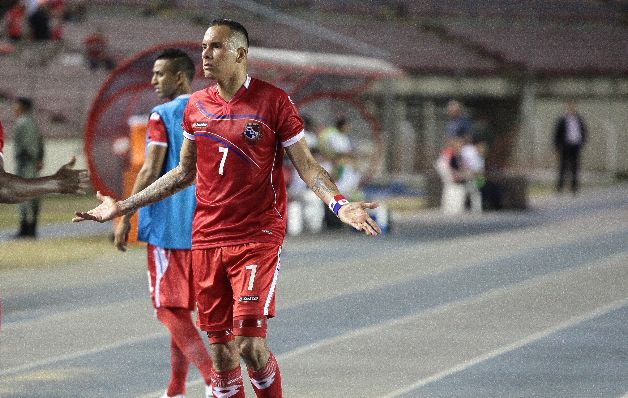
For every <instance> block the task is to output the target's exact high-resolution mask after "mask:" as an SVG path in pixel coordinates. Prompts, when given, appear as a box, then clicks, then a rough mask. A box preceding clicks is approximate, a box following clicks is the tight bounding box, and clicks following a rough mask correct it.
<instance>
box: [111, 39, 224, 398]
mask: <svg viewBox="0 0 628 398" xmlns="http://www.w3.org/2000/svg"><path fill="white" fill-rule="evenodd" d="M152 72H153V75H152V78H151V84H152V85H153V87H154V88H155V92H156V93H157V95H158V96H159V97H161V98H165V99H168V100H169V101H168V102H166V103H163V104H160V105H157V106H156V107H154V108H153V110H152V112H151V115H150V118H149V120H148V125H147V129H146V156H145V158H144V163H143V165H142V168H141V169H140V171H139V173H138V175H137V177H136V179H135V183H134V185H133V191H132V193H136V192H139V191H141V190H142V189H144V188H146V187H147V186H149V185H150V184H152V183H153V182H154V181H155V180H157V178H159V177H160V176H161V175H163V174H165V173H166V172H168V171H170V170H172V169H173V168H175V167H176V166H177V164H179V153H180V151H181V145H182V142H183V140H184V139H185V138H183V133H182V131H181V119H182V117H183V110H184V109H185V106H186V104H187V102H188V99H189V97H190V94H191V93H192V86H191V84H192V80H193V79H194V73H195V69H194V62H192V59H190V57H189V56H188V55H187V54H186V53H185V52H183V51H181V50H179V49H175V48H168V49H165V50H164V51H162V52H161V53H160V54H159V55H158V56H157V58H156V59H155V62H154V64H153V71H152ZM194 204H195V200H194V186H190V187H188V188H186V189H184V190H182V191H180V192H178V193H176V194H175V195H172V196H170V197H168V198H166V199H164V200H162V201H160V202H158V203H154V204H151V205H149V206H146V207H143V208H142V209H140V214H139V218H138V236H137V238H138V240H140V241H143V242H146V243H148V245H147V254H148V256H147V257H148V274H149V276H150V292H151V300H152V302H153V307H154V308H155V314H156V315H157V319H159V321H160V322H161V323H163V324H164V326H165V327H166V328H167V329H168V331H169V332H170V370H171V372H170V382H169V383H168V388H167V389H166V392H165V394H164V395H163V397H162V398H168V397H177V398H182V397H185V395H184V394H185V379H186V376H187V373H188V367H189V364H190V362H191V363H193V364H194V365H196V367H197V368H198V369H199V371H200V373H201V375H202V376H203V379H204V380H205V384H206V386H207V389H206V390H207V391H208V394H209V393H210V391H211V387H210V384H211V373H212V372H211V368H212V366H211V360H210V359H209V354H208V353H207V349H206V348H205V345H204V344H203V340H202V339H201V336H199V334H198V331H197V329H196V328H195V326H194V322H193V321H192V316H191V312H192V311H194V303H195V301H196V295H195V294H194V284H193V281H192V253H191V251H190V250H191V246H192V228H191V223H192V216H193V214H194ZM131 216H132V215H131V214H127V215H124V216H122V218H121V219H120V223H119V224H118V226H117V227H116V231H115V234H114V236H115V240H114V244H115V246H116V247H117V248H118V249H119V250H121V251H125V250H126V244H127V240H128V234H129V231H130V229H131Z"/></svg>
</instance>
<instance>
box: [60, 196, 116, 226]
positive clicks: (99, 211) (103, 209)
mask: <svg viewBox="0 0 628 398" xmlns="http://www.w3.org/2000/svg"><path fill="white" fill-rule="evenodd" d="M96 197H97V198H98V200H100V201H101V202H102V203H100V205H98V207H95V208H93V209H91V210H90V211H87V212H82V211H77V212H76V213H74V216H75V217H74V218H73V219H72V222H81V221H85V220H92V221H98V222H100V223H103V222H105V221H109V220H113V219H114V218H116V217H118V216H120V215H122V212H121V211H120V207H119V206H118V204H117V203H116V201H115V200H114V199H113V198H112V197H109V196H105V195H103V194H101V193H100V192H96Z"/></svg>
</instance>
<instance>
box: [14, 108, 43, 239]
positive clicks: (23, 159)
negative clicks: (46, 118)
mask: <svg viewBox="0 0 628 398" xmlns="http://www.w3.org/2000/svg"><path fill="white" fill-rule="evenodd" d="M32 110H33V103H32V101H31V100H30V99H28V98H24V97H20V98H18V100H17V106H16V107H15V115H16V120H15V125H14V127H13V139H14V145H15V162H16V164H17V171H16V174H17V175H18V176H19V177H22V178H36V177H38V175H39V172H40V171H41V169H42V168H43V165H44V164H43V161H44V142H43V139H42V136H41V133H40V131H39V127H38V126H37V122H36V121H35V118H34V117H33V113H32ZM18 211H19V214H20V229H19V231H18V233H17V237H18V238H24V237H29V238H35V237H36V236H37V217H38V215H39V199H31V200H29V201H26V202H23V203H20V204H19V205H18Z"/></svg>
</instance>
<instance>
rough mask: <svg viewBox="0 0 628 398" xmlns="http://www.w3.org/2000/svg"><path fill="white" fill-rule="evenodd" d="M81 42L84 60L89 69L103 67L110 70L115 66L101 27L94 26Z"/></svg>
mask: <svg viewBox="0 0 628 398" xmlns="http://www.w3.org/2000/svg"><path fill="white" fill-rule="evenodd" d="M83 44H84V45H85V60H86V61H87V64H88V65H89V68H90V69H91V70H96V69H98V68H105V69H106V70H108V71H110V70H112V69H113V68H115V66H116V64H115V61H114V60H113V57H111V55H110V54H109V45H108V43H107V38H106V37H105V35H104V34H103V32H102V28H101V27H98V28H96V31H95V32H94V33H92V34H91V35H89V36H87V37H86V38H85V40H83Z"/></svg>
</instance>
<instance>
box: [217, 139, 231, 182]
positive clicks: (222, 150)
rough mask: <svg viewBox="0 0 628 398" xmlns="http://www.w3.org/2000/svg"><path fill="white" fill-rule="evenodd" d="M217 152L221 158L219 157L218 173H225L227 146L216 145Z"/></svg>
mask: <svg viewBox="0 0 628 398" xmlns="http://www.w3.org/2000/svg"><path fill="white" fill-rule="evenodd" d="M218 152H220V153H222V159H220V166H219V167H218V174H220V175H224V174H225V161H226V160H227V154H228V153H229V148H227V147H224V146H219V147H218Z"/></svg>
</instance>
